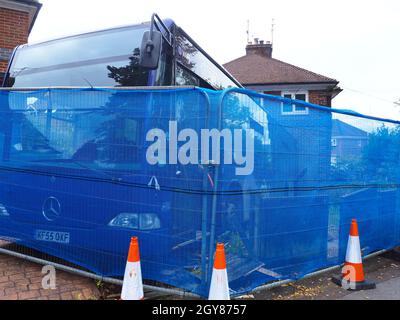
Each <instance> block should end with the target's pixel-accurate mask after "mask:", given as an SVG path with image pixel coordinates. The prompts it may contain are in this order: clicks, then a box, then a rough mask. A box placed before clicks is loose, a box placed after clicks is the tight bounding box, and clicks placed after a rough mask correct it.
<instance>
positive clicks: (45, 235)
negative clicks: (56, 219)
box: [35, 230, 70, 244]
mask: <svg viewBox="0 0 400 320" xmlns="http://www.w3.org/2000/svg"><path fill="white" fill-rule="evenodd" d="M35 239H36V240H39V241H46V242H57V243H66V244H67V243H69V239H70V236H69V233H68V232H58V231H49V230H36V233H35Z"/></svg>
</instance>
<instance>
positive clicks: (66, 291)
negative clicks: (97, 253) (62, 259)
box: [0, 241, 100, 300]
mask: <svg viewBox="0 0 400 320" xmlns="http://www.w3.org/2000/svg"><path fill="white" fill-rule="evenodd" d="M7 246H8V244H7V243H5V242H3V241H0V247H7ZM42 268H43V266H42V265H39V264H36V263H32V262H29V261H26V260H23V259H20V258H15V257H12V256H9V255H4V254H0V300H89V299H94V300H96V299H99V297H100V291H99V289H98V287H97V285H96V283H95V281H94V280H92V279H88V278H84V277H80V276H77V275H74V274H71V273H67V272H63V271H59V270H56V271H55V288H54V289H51V288H49V289H45V288H46V287H48V285H46V284H49V283H50V282H48V281H44V283H45V286H43V285H42V281H43V278H44V277H45V276H46V275H49V274H50V273H48V272H45V273H42ZM45 271H46V270H45ZM45 280H46V279H45Z"/></svg>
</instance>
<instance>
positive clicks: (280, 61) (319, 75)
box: [267, 58, 339, 83]
mask: <svg viewBox="0 0 400 320" xmlns="http://www.w3.org/2000/svg"><path fill="white" fill-rule="evenodd" d="M267 59H271V60H275V61H276V62H279V63H282V64H286V65H288V66H291V67H293V68H296V69H298V70H301V71H305V72H307V73H309V74H312V75H315V76H318V77H322V78H325V79H327V80H332V81H335V82H337V83H339V81H337V80H336V79H334V78H331V77H327V76H324V75H322V74H320V73H316V72H313V71H310V70H307V69H304V68H302V67H299V66H296V65H294V64H291V63H288V62H285V61H282V60H279V59H276V58H267Z"/></svg>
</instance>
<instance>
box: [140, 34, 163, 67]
mask: <svg viewBox="0 0 400 320" xmlns="http://www.w3.org/2000/svg"><path fill="white" fill-rule="evenodd" d="M161 44H162V35H161V32H160V31H156V30H152V31H145V33H144V34H143V39H142V46H141V49H140V62H139V65H140V66H141V67H142V68H146V69H157V68H158V61H159V60H160V56H161Z"/></svg>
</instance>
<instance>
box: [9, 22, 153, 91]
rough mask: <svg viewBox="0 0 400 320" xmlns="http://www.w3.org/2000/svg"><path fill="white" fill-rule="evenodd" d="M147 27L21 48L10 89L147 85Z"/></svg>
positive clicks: (12, 73)
mask: <svg viewBox="0 0 400 320" xmlns="http://www.w3.org/2000/svg"><path fill="white" fill-rule="evenodd" d="M147 29H148V27H147V26H146V25H139V26H133V27H126V28H118V29H112V30H106V31H100V32H93V33H88V34H84V35H79V36H75V37H68V38H63V39H59V40H54V41H49V42H45V43H41V44H37V45H28V46H25V47H21V48H19V49H18V50H17V51H16V54H15V57H14V59H13V63H12V64H11V67H10V72H9V77H8V78H7V82H6V86H7V87H48V86H147V85H148V78H149V77H148V76H149V74H148V73H149V72H148V71H146V70H143V69H141V68H140V67H139V57H140V45H141V41H142V36H143V32H144V31H145V30H147Z"/></svg>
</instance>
